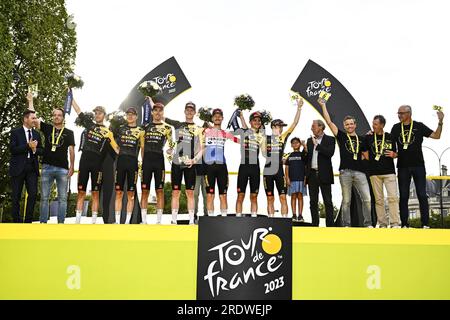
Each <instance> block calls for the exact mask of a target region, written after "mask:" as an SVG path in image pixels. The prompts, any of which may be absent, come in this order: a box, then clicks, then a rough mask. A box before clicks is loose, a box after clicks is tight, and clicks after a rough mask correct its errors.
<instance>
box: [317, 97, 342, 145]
mask: <svg viewBox="0 0 450 320" xmlns="http://www.w3.org/2000/svg"><path fill="white" fill-rule="evenodd" d="M317 102H318V103H319V105H320V106H321V107H322V113H323V118H324V119H325V121H326V123H327V124H328V126H329V127H330V129H331V132H333V134H334V135H335V136H336V135H337V134H338V131H339V129H338V127H337V126H336V125H335V124H334V123H333V121H331V117H330V114H329V113H328V110H327V104H326V101H325V100H324V99H322V98H319V99H318V100H317Z"/></svg>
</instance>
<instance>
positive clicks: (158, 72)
mask: <svg viewBox="0 0 450 320" xmlns="http://www.w3.org/2000/svg"><path fill="white" fill-rule="evenodd" d="M144 81H154V82H156V83H157V84H158V85H159V86H160V87H161V89H162V93H161V94H159V95H157V96H156V97H155V98H154V99H153V100H154V101H155V102H162V103H163V104H164V105H167V104H168V103H169V102H170V101H172V100H173V99H174V98H175V97H177V96H178V95H179V94H180V93H183V92H184V91H186V90H187V89H189V88H191V85H190V83H189V81H188V79H187V78H186V76H185V75H184V73H183V70H181V68H180V65H179V64H178V62H177V60H175V57H172V58H170V59H167V60H166V61H164V62H163V63H161V64H160V65H159V66H157V67H156V68H155V69H153V70H152V71H150V72H149V73H147V74H146V75H145V77H143V78H142V79H141V80H139V81H138V82H137V83H136V85H135V86H134V87H133V89H131V91H130V93H129V94H128V96H127V98H126V99H125V100H124V101H123V102H122V103H121V105H120V110H126V109H127V108H129V107H138V108H139V107H141V106H142V105H143V104H144V100H145V97H144V96H143V95H142V93H141V92H139V90H138V87H139V85H140V84H141V83H142V82H144Z"/></svg>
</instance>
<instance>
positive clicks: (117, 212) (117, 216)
mask: <svg viewBox="0 0 450 320" xmlns="http://www.w3.org/2000/svg"><path fill="white" fill-rule="evenodd" d="M116 224H120V211H116Z"/></svg>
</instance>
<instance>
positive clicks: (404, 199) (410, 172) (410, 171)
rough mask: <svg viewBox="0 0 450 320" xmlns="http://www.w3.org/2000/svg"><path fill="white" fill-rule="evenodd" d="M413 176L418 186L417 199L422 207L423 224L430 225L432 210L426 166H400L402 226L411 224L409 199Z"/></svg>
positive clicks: (421, 218) (399, 185) (399, 183)
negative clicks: (428, 193)
mask: <svg viewBox="0 0 450 320" xmlns="http://www.w3.org/2000/svg"><path fill="white" fill-rule="evenodd" d="M411 177H412V178H413V179H414V185H415V186H416V193H417V199H418V200H419V207H420V220H421V222H422V226H428V223H429V220H430V212H429V205H428V195H427V180H426V179H427V178H426V172H425V167H410V168H398V188H399V189H400V219H401V220H402V226H409V224H408V219H409V209H408V200H409V193H410V187H411Z"/></svg>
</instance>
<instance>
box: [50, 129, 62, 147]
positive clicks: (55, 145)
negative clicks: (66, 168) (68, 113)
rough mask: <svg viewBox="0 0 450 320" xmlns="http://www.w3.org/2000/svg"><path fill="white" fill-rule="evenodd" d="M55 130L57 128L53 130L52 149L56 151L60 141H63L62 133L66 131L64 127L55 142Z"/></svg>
mask: <svg viewBox="0 0 450 320" xmlns="http://www.w3.org/2000/svg"><path fill="white" fill-rule="evenodd" d="M55 130H56V128H55V127H53V130H52V149H53V150H55V149H56V147H57V146H58V144H59V140H60V139H61V136H62V133H63V131H64V127H62V129H61V131H60V132H59V134H58V137H57V138H56V141H55Z"/></svg>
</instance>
